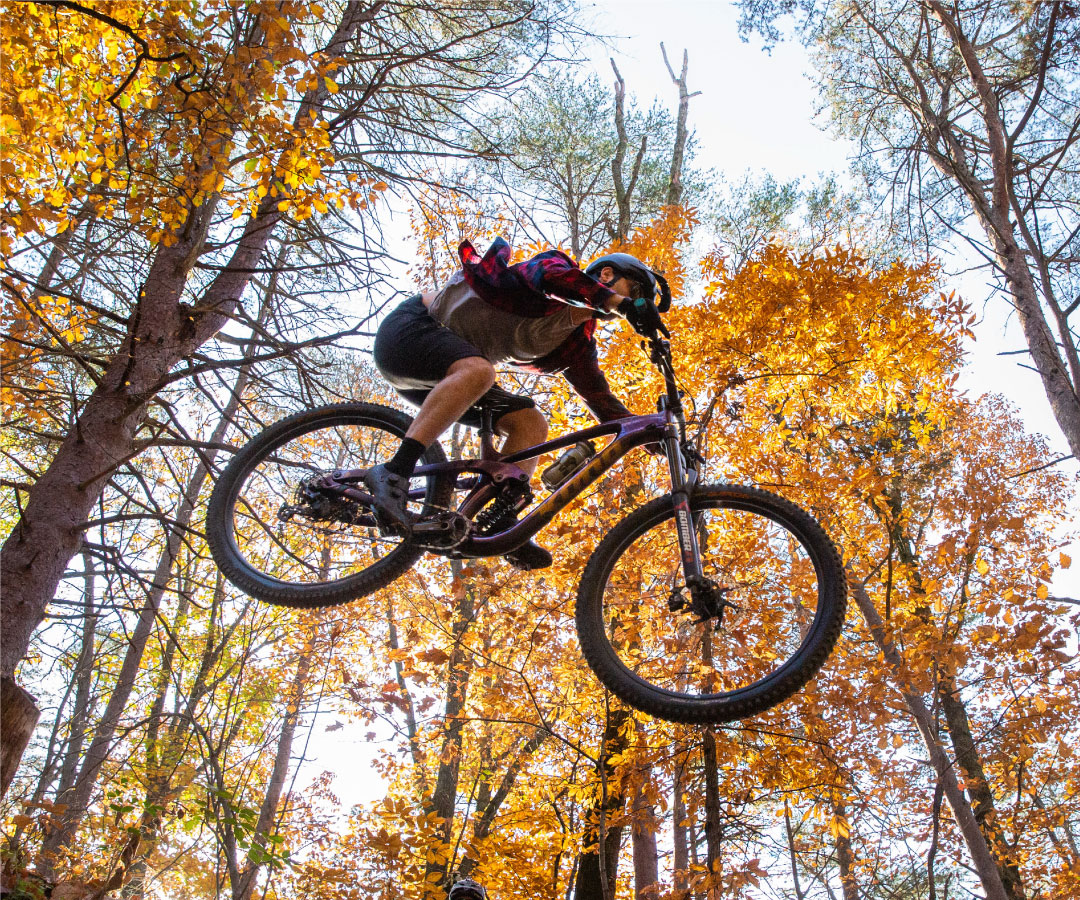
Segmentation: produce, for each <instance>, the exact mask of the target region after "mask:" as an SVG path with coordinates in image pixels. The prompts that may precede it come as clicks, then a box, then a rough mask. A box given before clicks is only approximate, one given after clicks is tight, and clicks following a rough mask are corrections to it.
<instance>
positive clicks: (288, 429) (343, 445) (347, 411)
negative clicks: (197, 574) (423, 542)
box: [206, 402, 452, 609]
mask: <svg viewBox="0 0 1080 900" xmlns="http://www.w3.org/2000/svg"><path fill="white" fill-rule="evenodd" d="M411 422H412V419H411V418H410V417H409V416H407V415H406V414H405V413H403V412H400V411H399V410H396V409H391V408H390V407H386V406H381V405H379V404H375V403H361V402H353V403H338V404H332V405H329V406H323V407H318V408H316V409H311V410H306V411H304V412H300V413H297V414H295V415H292V416H289V417H288V418H286V419H282V420H281V421H280V422H277V423H276V424H274V425H271V426H270V427H269V428H267V429H266V430H265V431H263V432H261V433H260V434H258V435H256V436H255V437H254V438H253V439H252V440H251V441H249V442H248V443H247V444H245V445H244V446H243V447H242V448H240V450H239V451H237V453H236V455H235V456H234V457H233V458H232V460H231V461H230V462H229V464H228V465H227V466H226V467H225V469H224V471H223V472H222V474H221V476H220V477H219V478H218V480H217V484H216V485H215V486H214V490H213V492H212V494H211V497H210V503H209V506H208V509H207V516H206V540H207V544H208V545H209V547H210V552H211V554H212V556H213V557H214V561H215V562H216V563H217V565H218V568H219V569H220V570H221V573H222V574H223V575H224V576H225V578H227V579H228V580H229V581H230V582H231V583H232V584H234V585H236V587H238V588H240V589H241V590H243V591H244V592H245V593H247V594H249V595H251V596H252V597H255V598H256V599H258V600H262V601H264V602H266V603H272V604H275V605H277V606H289V607H294V608H300V609H313V608H318V607H324V606H335V605H337V604H341V603H347V602H349V601H351V600H355V599H357V598H358V597H362V596H364V595H365V594H370V593H372V592H373V591H376V590H378V589H380V588H382V587H385V586H386V585H388V584H390V583H391V582H392V581H394V580H395V579H397V578H399V577H401V576H402V575H403V574H404V573H405V572H407V571H408V570H409V569H410V568H411V567H412V566H413V564H414V563H415V562H416V561H417V560H418V559H419V558H420V557H421V556H422V555H423V553H424V551H423V549H422V548H419V547H416V546H413V545H411V544H408V543H403V542H398V543H396V544H394V543H388V547H387V549H386V551H385V553H384V554H383V553H382V552H381V550H380V551H372V555H373V556H374V557H375V558H374V559H373V560H372V561H371V562H370V563H369V564H368V565H367V566H365V567H364V568H362V569H359V570H357V571H352V572H349V573H348V574H346V575H344V576H343V577H340V578H330V579H328V580H325V581H316V582H313V583H298V582H296V581H291V580H289V579H287V578H281V577H278V576H276V575H275V574H272V573H271V572H268V571H265V569H266V568H271V567H273V566H275V565H277V566H280V564H281V560H282V559H285V560H286V561H288V557H289V556H290V555H291V556H292V557H293V559H294V560H295V559H297V558H298V557H299V554H297V553H296V552H295V551H292V552H291V553H290V548H289V544H288V540H289V539H290V537H293V536H294V535H291V534H290V533H289V529H290V528H291V529H302V528H304V527H305V523H304V522H301V521H296V520H293V521H289V522H285V523H276V522H273V521H271V519H272V512H273V502H277V501H276V500H275V499H274V498H277V499H279V500H280V501H281V502H287V500H288V496H287V491H288V489H289V488H290V487H292V486H291V485H290V484H289V483H288V481H287V480H286V479H283V478H278V479H277V480H276V481H274V480H273V479H271V478H266V479H263V480H262V481H261V482H260V484H261V487H260V488H259V490H261V491H262V492H263V493H267V494H270V495H271V496H270V498H269V499H268V502H267V503H266V504H265V510H264V512H263V520H260V519H259V518H258V517H257V516H255V515H254V514H250V513H249V514H248V515H247V516H246V520H247V522H248V523H249V524H248V526H247V529H248V532H249V534H250V535H251V536H252V538H251V542H250V543H251V546H247V544H248V541H243V543H245V547H244V548H241V546H239V544H238V542H237V539H236V533H235V527H236V526H235V523H236V522H237V521H242V520H244V513H243V510H244V509H245V508H247V509H253V508H254V506H253V504H251V503H247V502H246V501H245V499H244V498H243V497H242V496H241V495H242V492H243V491H245V488H247V487H248V485H249V479H251V480H252V481H253V482H254V480H255V477H256V476H255V473H257V472H258V471H260V466H263V465H265V466H266V467H267V469H268V470H270V471H276V470H281V469H282V468H284V466H283V460H282V458H283V457H284V456H286V455H287V453H286V452H284V451H282V448H283V447H286V446H290V447H291V446H292V443H293V442H297V443H296V446H298V447H304V446H320V439H321V438H323V436H326V438H327V439H329V440H334V441H336V445H337V447H338V449H337V450H336V452H337V456H335V457H333V459H332V460H331V462H334V463H336V465H333V466H332V468H367V467H370V466H372V465H374V464H376V463H378V462H385V461H386V460H387V459H389V457H390V455H392V452H393V451H394V450H396V448H397V444H398V442H399V440H400V438H402V437H404V435H405V432H406V430H407V429H408V427H409V425H410V423H411ZM347 429H364V431H363V432H359V431H358V432H357V434H362V435H363V436H364V438H365V440H367V442H368V443H367V444H366V445H365V446H366V448H367V451H366V453H365V458H362V459H361V458H354V457H352V456H350V455H347V454H346V453H345V451H346V450H348V449H349V447H348V444H347V442H346V441H345V439H344V438H342V437H340V435H341V434H345V435H351V434H352V432H351V431H347ZM369 432H370V436H369ZM381 436H385V439H383V438H382V437H381ZM445 460H446V455H445V454H444V453H443V450H442V447H441V446H440V445H439V443H438V442H437V441H436V442H435V443H433V444H432V445H431V446H430V447H429V448H428V449H427V451H426V452H425V453H424V456H423V458H422V459H421V464H434V463H441V462H445ZM311 468H314V467H311ZM288 471H290V472H291V470H288ZM297 471H298V472H301V473H302V472H303V471H304V470H303V469H302V468H298V469H297ZM414 484H415V479H414ZM271 486H272V490H271ZM451 493H452V484H451V483H450V480H449V478H447V477H443V478H438V479H435V478H429V479H427V482H426V485H425V492H424V499H423V503H422V504H417V508H418V509H419V512H420V514H421V515H429V514H431V513H432V512H434V511H435V510H437V509H439V508H441V507H445V506H446V505H447V504H448V502H449V500H450V495H451ZM279 495H280V496H279ZM271 500H272V501H273V502H270V501H271ZM350 527H351V526H343V527H342V530H341V531H340V532H339V533H341V534H343V535H346V534H349V532H348V531H347V529H349V528H350ZM275 529H276V530H277V532H279V533H280V534H278V535H275V534H274V533H273V532H274V530H275ZM353 530H354V531H356V532H360V531H366V532H367V533H368V534H370V543H371V544H372V545H375V544H376V543H378V542H379V541H380V540H382V539H381V537H380V536H378V535H377V530H376V529H374V528H368V529H358V528H357V529H353ZM296 533H299V532H296ZM255 538H259V539H260V540H255ZM275 544H276V547H277V548H278V550H277V552H276V554H269V555H268V554H267V548H268V547H270V548H271V549H273V547H274V546H275ZM260 553H261V554H262V555H263V557H264V559H260V558H259V556H258V555H259V554H260ZM265 558H269V559H271V560H272V561H273V562H272V563H267V562H266V561H265ZM342 565H343V567H344V566H348V565H349V563H348V561H345V562H343V563H342ZM310 569H311V567H310V566H309V567H308V571H310Z"/></svg>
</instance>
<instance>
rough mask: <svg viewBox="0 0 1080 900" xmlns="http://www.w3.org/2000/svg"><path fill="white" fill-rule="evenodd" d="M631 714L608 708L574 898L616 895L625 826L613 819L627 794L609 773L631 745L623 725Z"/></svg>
mask: <svg viewBox="0 0 1080 900" xmlns="http://www.w3.org/2000/svg"><path fill="white" fill-rule="evenodd" d="M629 716H630V714H629V713H628V712H627V711H626V710H624V709H613V710H609V712H608V720H607V724H606V726H605V727H604V737H603V740H602V742H601V748H600V759H599V761H598V762H597V767H596V768H597V774H596V777H597V781H598V783H599V787H600V790H599V791H598V793H597V797H596V800H595V801H594V802H593V803H592V805H591V806H590V807H589V808H588V809H587V810H586V811H585V834H584V836H583V837H582V841H581V852H580V853H579V854H578V862H577V875H576V877H575V879H574V900H614V897H615V883H616V879H617V877H618V866H619V848H620V846H621V845H622V826H621V825H613V824H612V819H614V818H616V817H617V816H618V815H619V814H620V813H621V812H622V809H623V805H624V803H625V800H626V797H625V793H624V790H625V788H624V785H623V784H622V779H621V778H619V777H615V778H611V777H610V776H609V774H608V773H609V771H610V766H611V760H612V759H613V758H614V757H616V756H618V755H620V754H622V753H623V752H624V751H625V750H626V748H627V747H628V746H629V738H628V736H627V733H626V729H625V728H624V724H625V723H626V721H627V719H628V718H629Z"/></svg>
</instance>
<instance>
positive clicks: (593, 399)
mask: <svg viewBox="0 0 1080 900" xmlns="http://www.w3.org/2000/svg"><path fill="white" fill-rule="evenodd" d="M563 374H564V375H565V376H566V380H567V381H569V382H570V386H571V387H572V388H573V389H574V390H575V391H576V392H577V393H578V395H579V396H580V397H581V399H582V400H584V401H585V405H586V406H588V407H589V409H590V410H591V411H592V414H593V415H594V416H596V418H597V419H599V420H600V421H601V422H610V421H611V420H612V419H622V418H624V417H625V416H631V415H633V413H631V412H630V410H628V409H627V408H626V407H625V406H623V404H622V403H621V402H620V401H619V399H618V398H617V397H616V396H615V395H614V394H612V393H611V388H609V387H608V383H607V379H606V378H605V377H604V373H603V372H601V371H600V361H599V360H598V358H597V355H596V344H595V343H594V342H589V344H587V345H586V346H585V347H583V348H582V350H581V352H579V353H577V354H575V355H574V357H573V358H572V359H571V360H570V361H569V365H568V366H567V367H566V369H565V370H564V371H563Z"/></svg>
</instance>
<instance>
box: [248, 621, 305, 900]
mask: <svg viewBox="0 0 1080 900" xmlns="http://www.w3.org/2000/svg"><path fill="white" fill-rule="evenodd" d="M314 637H315V631H314V629H312V632H311V634H310V635H309V637H308V640H307V641H305V644H304V648H303V649H302V650H301V651H300V659H299V661H298V663H297V666H296V675H295V677H294V678H293V683H292V688H291V690H290V691H289V698H288V700H287V701H286V704H285V718H284V721H283V722H282V724H281V735H280V737H279V738H278V745H277V752H276V753H275V754H274V768H273V771H272V772H271V774H270V783H269V784H268V785H267V786H266V793H265V794H264V795H263V801H262V804H261V805H260V807H259V818H258V821H257V822H256V825H255V832H254V834H253V835H252V842H253V844H255V845H258V846H259V847H260V848H265V847H266V844H267V839H268V838H269V837H270V835H271V833H272V832H273V829H274V827H275V823H276V822H277V817H278V807H279V805H280V804H281V794H282V792H283V791H284V790H285V779H286V778H287V777H288V775H289V764H290V762H291V761H292V745H293V738H294V736H295V734H296V727H297V725H298V724H299V722H300V710H301V708H302V707H303V700H304V693H305V691H306V690H307V686H308V679H309V677H310V675H311V663H312V658H313V657H314V648H315V640H314ZM262 868H263V863H261V862H252V863H250V864H249V865H247V866H246V867H245V868H244V869H243V870H242V871H241V874H240V879H239V881H237V882H236V883H234V884H233V885H232V896H233V900H251V898H252V896H253V895H254V893H255V883H256V880H257V879H258V877H259V872H260V871H262Z"/></svg>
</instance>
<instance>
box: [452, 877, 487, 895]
mask: <svg viewBox="0 0 1080 900" xmlns="http://www.w3.org/2000/svg"><path fill="white" fill-rule="evenodd" d="M449 900H487V891H486V890H484V886H483V885H482V884H480V882H479V881H473V880H472V879H471V878H462V879H461V880H460V881H457V882H455V883H454V886H453V887H452V888H450V897H449Z"/></svg>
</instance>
